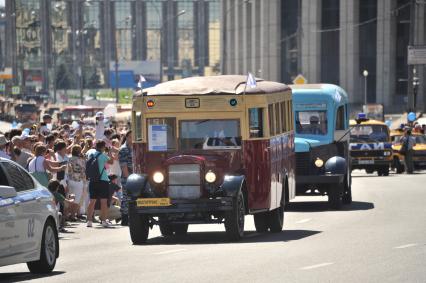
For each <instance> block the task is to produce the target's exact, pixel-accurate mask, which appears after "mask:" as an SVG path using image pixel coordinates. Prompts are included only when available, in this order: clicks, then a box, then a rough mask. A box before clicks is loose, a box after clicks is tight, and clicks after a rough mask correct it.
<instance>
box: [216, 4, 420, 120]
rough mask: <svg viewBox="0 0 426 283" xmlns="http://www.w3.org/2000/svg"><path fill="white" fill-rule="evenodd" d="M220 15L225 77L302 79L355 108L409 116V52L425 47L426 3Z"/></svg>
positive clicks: (256, 8) (286, 7) (255, 8)
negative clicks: (336, 91) (340, 90)
mask: <svg viewBox="0 0 426 283" xmlns="http://www.w3.org/2000/svg"><path fill="white" fill-rule="evenodd" d="M413 3H416V4H413ZM412 5H415V9H412ZM221 9H222V36H221V40H222V66H223V72H224V73H246V72H248V71H250V72H252V73H255V74H256V76H258V77H263V78H265V79H271V80H276V81H281V82H284V83H291V82H292V80H293V79H294V77H295V76H297V75H298V74H302V75H303V76H305V77H306V79H307V80H308V82H310V83H334V84H339V85H341V86H342V87H344V88H345V89H346V90H347V92H348V93H349V98H350V101H351V103H353V104H354V106H355V105H357V104H358V105H361V104H362V103H363V102H364V101H365V99H367V101H368V102H369V103H382V104H384V106H385V111H387V112H399V111H402V110H405V109H406V108H407V103H408V101H407V100H408V92H409V91H412V79H411V78H412V77H413V74H412V68H411V69H410V68H409V67H408V65H407V46H408V45H409V43H410V40H412V43H413V44H414V45H426V22H425V18H426V5H425V3H424V1H413V0H344V1H342V0H268V1H263V0H222V7H221ZM413 11H414V13H413ZM411 27H412V28H413V29H412V30H411V31H410V28H411ZM410 33H411V34H412V36H411V39H410ZM414 68H415V70H416V75H415V76H417V77H418V78H419V81H420V85H419V87H418V99H417V106H418V109H422V110H426V93H425V91H426V87H425V84H426V67H425V66H422V65H418V66H415V67H414ZM364 71H367V72H364ZM363 74H366V75H367V74H368V75H367V76H364V75H363Z"/></svg>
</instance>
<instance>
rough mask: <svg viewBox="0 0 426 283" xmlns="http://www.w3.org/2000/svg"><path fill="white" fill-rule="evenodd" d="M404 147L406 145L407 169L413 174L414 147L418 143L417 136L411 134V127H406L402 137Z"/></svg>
mask: <svg viewBox="0 0 426 283" xmlns="http://www.w3.org/2000/svg"><path fill="white" fill-rule="evenodd" d="M401 144H402V147H405V157H404V162H405V170H406V172H407V174H413V171H414V164H413V151H414V150H413V148H414V146H415V145H416V138H415V137H413V136H412V135H411V129H406V130H405V133H404V137H403V138H402V139H401Z"/></svg>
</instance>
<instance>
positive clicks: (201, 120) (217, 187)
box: [126, 75, 295, 244]
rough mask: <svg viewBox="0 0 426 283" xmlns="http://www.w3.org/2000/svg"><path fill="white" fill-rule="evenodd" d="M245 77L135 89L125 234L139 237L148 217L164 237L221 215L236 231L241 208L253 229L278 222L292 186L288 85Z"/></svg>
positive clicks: (273, 227) (236, 233) (274, 227)
mask: <svg viewBox="0 0 426 283" xmlns="http://www.w3.org/2000/svg"><path fill="white" fill-rule="evenodd" d="M245 81H246V77H245V76H236V75H227V76H212V77H193V78H186V79H182V80H176V81H170V82H165V83H162V84H159V85H157V86H155V87H153V88H149V89H146V90H144V93H143V95H139V96H135V97H134V100H133V110H132V127H133V135H134V136H133V138H134V145H133V152H134V172H135V174H133V175H131V176H130V177H129V178H128V181H127V184H126V189H127V193H128V194H129V196H130V201H129V228H130V236H131V239H132V241H133V243H135V244H140V243H145V242H146V240H147V237H148V233H149V228H150V227H152V225H154V224H155V225H157V224H158V225H159V226H160V230H161V233H162V234H163V235H164V236H169V235H173V234H175V235H182V234H186V232H187V229H188V224H197V223H224V224H225V230H226V233H227V236H228V238H229V239H230V240H239V239H241V238H242V237H243V235H244V217H245V215H246V214H253V215H254V221H255V226H256V230H257V231H259V232H266V231H268V230H270V231H271V232H279V231H281V230H282V226H283V219H284V207H285V205H286V204H287V203H288V202H289V200H290V199H292V198H293V197H294V195H295V191H294V188H295V187H294V186H295V182H294V134H293V118H292V113H291V103H292V102H291V99H292V98H291V90H290V88H289V87H288V86H286V85H284V84H281V83H276V82H271V81H263V80H258V81H257V87H255V88H247V89H246V88H245ZM245 89H246V90H245Z"/></svg>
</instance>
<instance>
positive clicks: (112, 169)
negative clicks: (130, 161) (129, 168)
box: [107, 139, 121, 185]
mask: <svg viewBox="0 0 426 283" xmlns="http://www.w3.org/2000/svg"><path fill="white" fill-rule="evenodd" d="M119 149H120V142H119V141H118V140H117V139H113V140H112V148H111V150H112V153H113V154H112V157H113V163H112V164H111V165H110V166H109V167H108V169H107V172H108V175H116V176H117V177H118V180H120V179H121V167H120V161H119V160H118V154H117V152H118V150H119ZM118 185H120V183H119V184H118Z"/></svg>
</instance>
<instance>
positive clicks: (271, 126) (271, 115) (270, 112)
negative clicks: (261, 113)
mask: <svg viewBox="0 0 426 283" xmlns="http://www.w3.org/2000/svg"><path fill="white" fill-rule="evenodd" d="M268 118H269V119H268V120H269V135H270V136H273V135H275V127H274V119H275V117H274V104H269V105H268Z"/></svg>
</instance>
